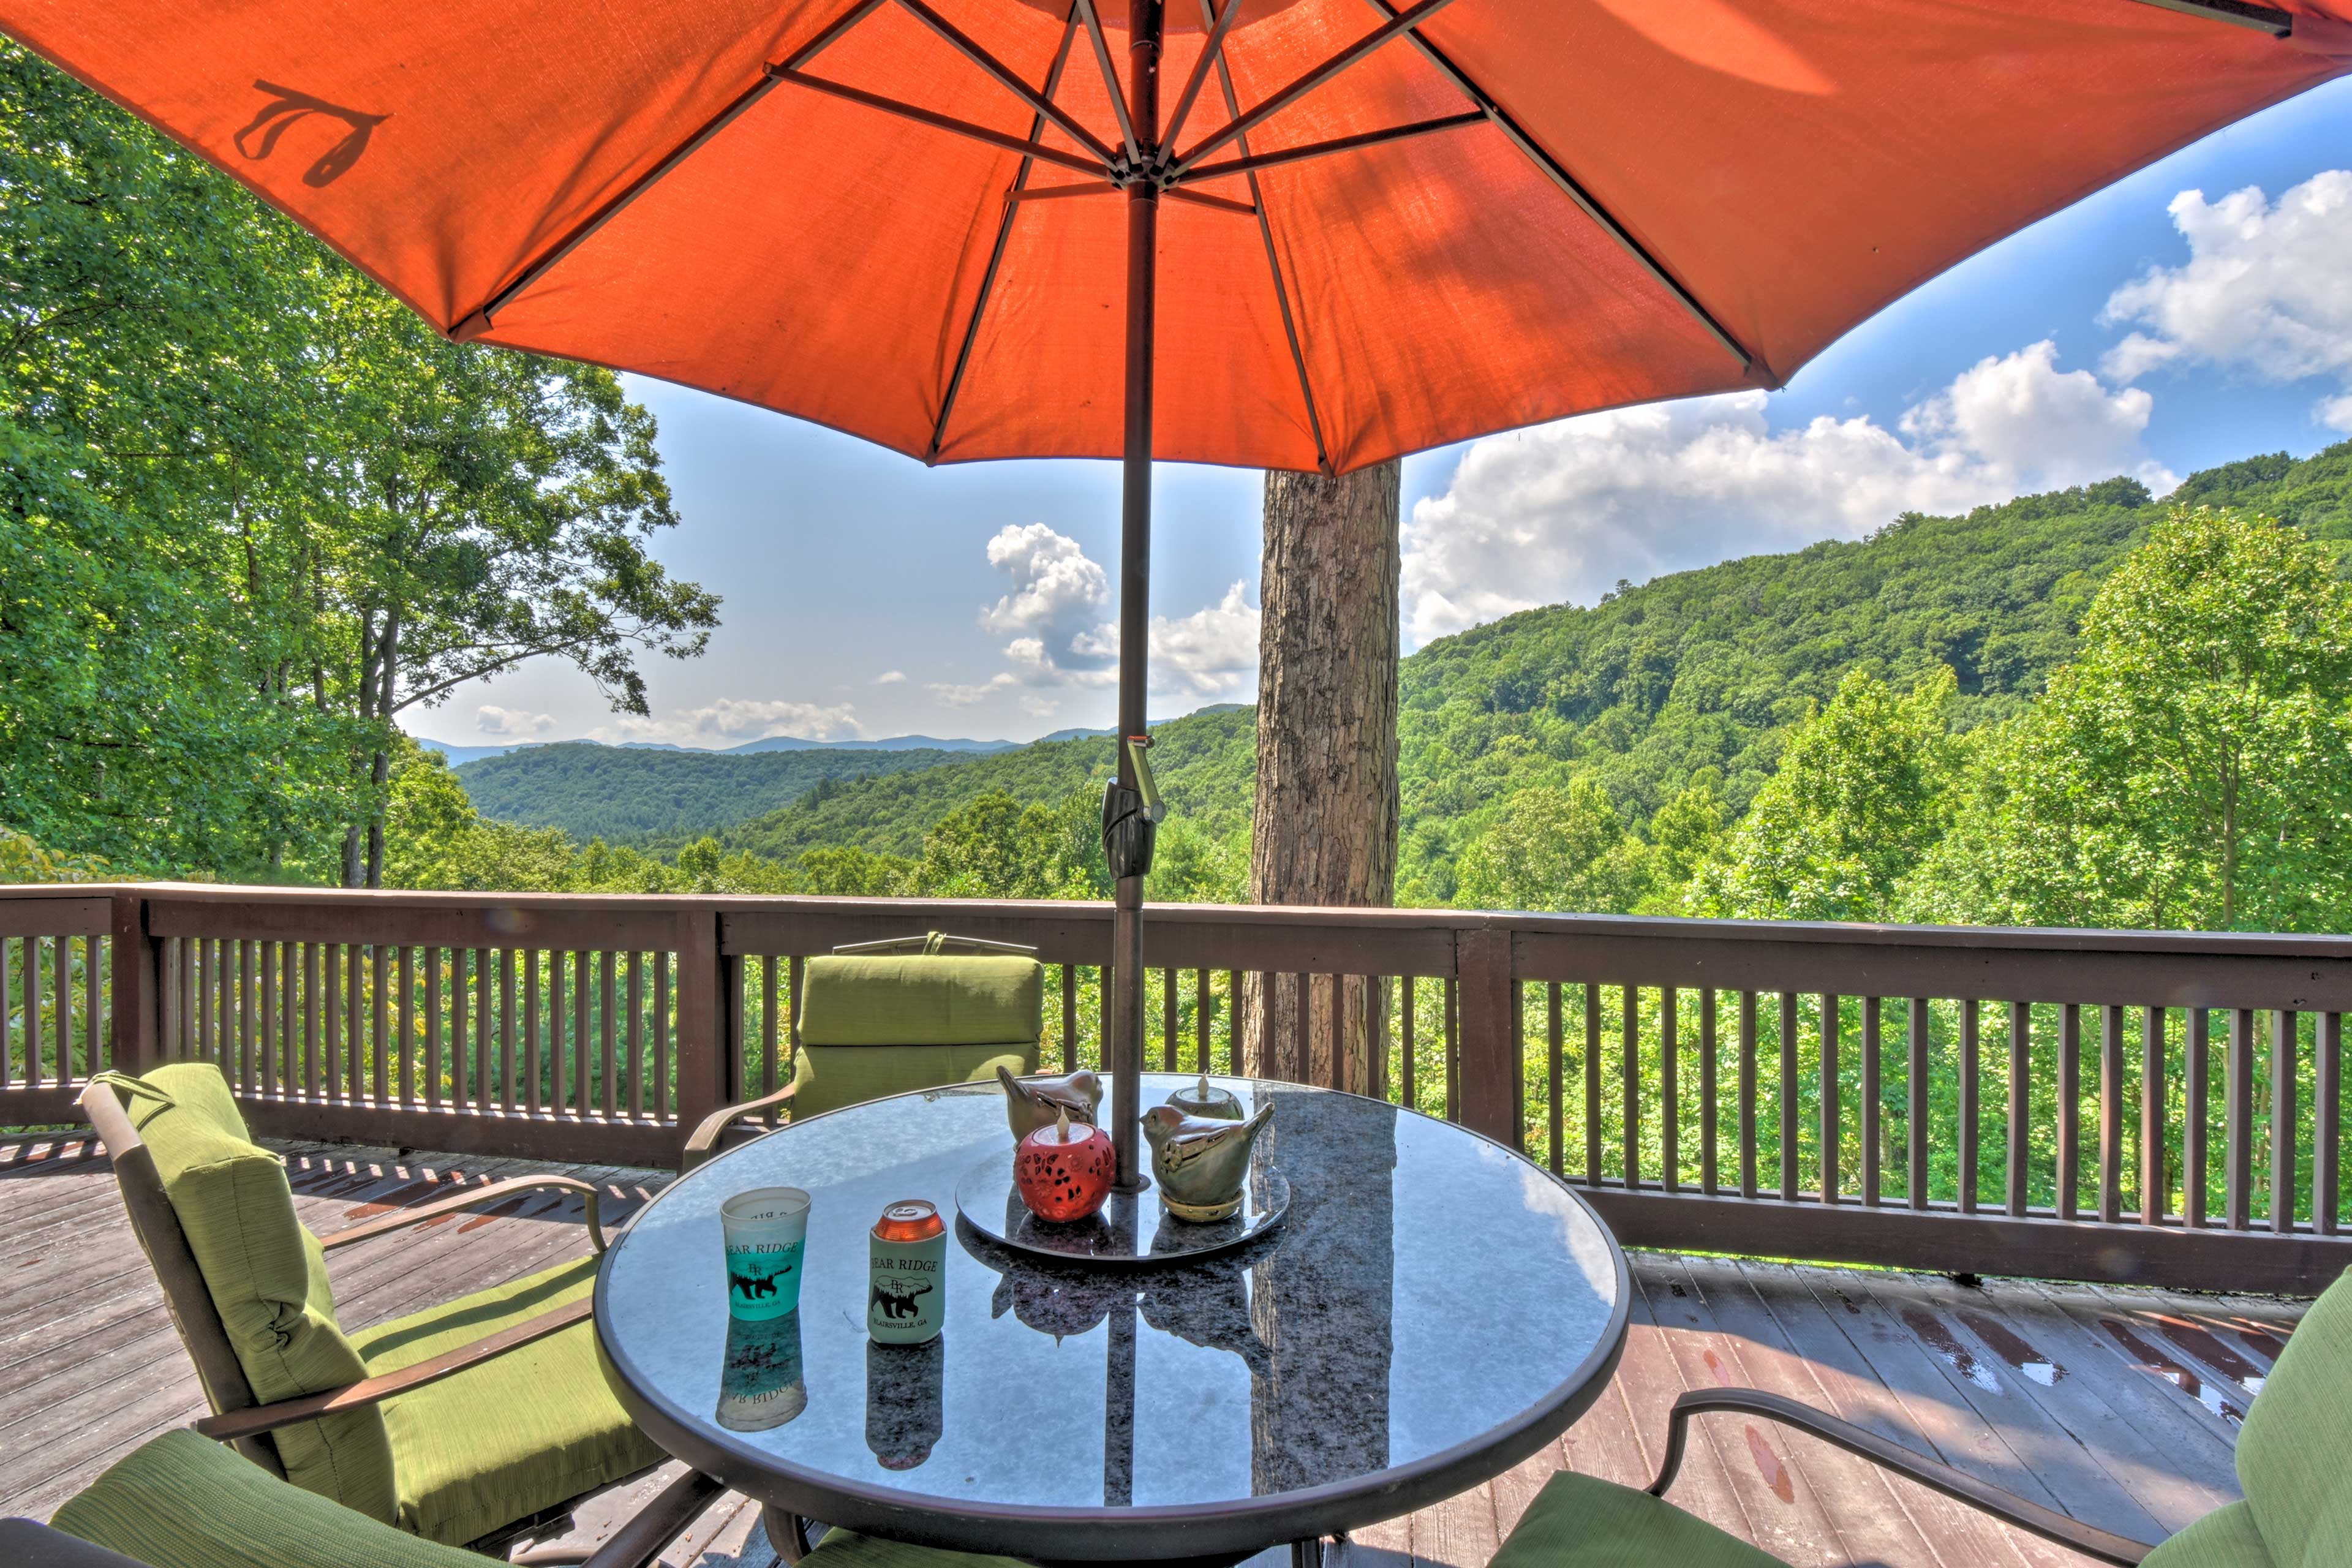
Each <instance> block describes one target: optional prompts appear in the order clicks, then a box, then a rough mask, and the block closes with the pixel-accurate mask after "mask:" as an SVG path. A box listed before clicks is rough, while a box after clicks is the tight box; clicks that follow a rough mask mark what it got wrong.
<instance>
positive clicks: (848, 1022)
mask: <svg viewBox="0 0 2352 1568" xmlns="http://www.w3.org/2000/svg"><path fill="white" fill-rule="evenodd" d="M803 984H804V985H805V987H806V991H805V994H804V996H803V1000H802V1003H801V1043H802V1044H803V1045H818V1046H1034V1045H1035V1044H1036V1043H1037V1037H1038V1036H1039V1035H1040V1034H1041V1033H1043V1032H1044V1029H1045V969H1044V967H1043V966H1042V965H1040V964H1039V963H1037V961H1036V960H1035V959H1034V958H981V957H968V958H967V957H949V956H945V955H929V954H902V955H898V956H880V955H876V956H866V957H858V956H845V955H842V954H837V953H836V954H829V955H827V956H825V957H824V958H813V959H810V960H809V965H808V973H807V975H806V977H805V979H804V981H803Z"/></svg>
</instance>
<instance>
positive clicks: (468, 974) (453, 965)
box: [449, 947, 481, 1106]
mask: <svg viewBox="0 0 2352 1568" xmlns="http://www.w3.org/2000/svg"><path fill="white" fill-rule="evenodd" d="M473 967H474V953H473V951H472V950H471V949H470V948H463V947H453V948H451V949H449V1103H450V1104H451V1105H456V1106H463V1105H467V1104H470V1103H472V1101H473V1099H474V1098H475V1097H477V1096H478V1095H479V1094H480V1092H481V1085H480V1083H479V1082H478V1081H477V1082H474V1083H471V1084H469V1083H468V1082H467V1079H468V1078H469V1077H471V1076H472V1073H473V1070H474V1044H473V1039H472V1029H471V1026H470V1021H471V1017H472V1014H473V1008H472V1006H471V1005H470V1004H469V1000H468V999H469V998H470V997H471V996H472V995H473V994H474V993H473V987H474V984H475V978H474V974H473Z"/></svg>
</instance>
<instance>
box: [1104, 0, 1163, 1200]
mask: <svg viewBox="0 0 2352 1568" xmlns="http://www.w3.org/2000/svg"><path fill="white" fill-rule="evenodd" d="M1160 19H1161V18H1160V0H1130V3H1129V7H1128V79H1129V106H1128V111H1129V119H1130V121H1132V122H1133V124H1134V128H1135V136H1136V140H1137V142H1138V143H1139V146H1140V148H1141V150H1142V153H1143V162H1144V163H1145V165H1146V166H1147V167H1148V166H1149V165H1150V162H1151V160H1152V157H1153V155H1154V153H1156V152H1157V150H1158V143H1159V140H1160ZM1159 275H1160V187H1159V185H1158V184H1155V183H1154V182H1152V181H1151V180H1150V179H1139V180H1137V181H1136V182H1135V183H1134V184H1130V185H1129V186H1128V187H1127V456H1126V471H1125V475H1124V480H1125V483H1124V487H1123V490H1122V495H1121V505H1120V510H1119V561H1118V734H1119V743H1118V782H1119V783H1120V784H1124V785H1126V786H1127V787H1128V788H1129V789H1132V788H1134V787H1135V785H1136V779H1135V765H1134V762H1133V759H1132V758H1131V757H1130V756H1129V752H1128V747H1127V743H1126V738H1127V737H1128V736H1129V735H1141V734H1143V733H1145V732H1146V724H1145V717H1144V695H1145V691H1146V689H1147V679H1146V678H1147V676H1148V674H1149V660H1150V653H1151V362H1152V346H1153V345H1152V316H1153V312H1152V307H1153V304H1154V303H1155V295H1156V293H1157V291H1158V289H1159ZM1110 940H1111V966H1112V967H1111V1007H1110V1021H1111V1029H1110V1038H1109V1039H1108V1041H1106V1042H1105V1044H1106V1047H1108V1048H1107V1050H1106V1052H1105V1055H1106V1056H1107V1057H1108V1058H1109V1059H1108V1063H1107V1064H1106V1065H1108V1067H1109V1068H1110V1073H1111V1089H1112V1098H1113V1100H1115V1101H1116V1102H1117V1110H1116V1113H1115V1114H1114V1116H1113V1118H1112V1125H1111V1142H1112V1146H1113V1148H1114V1150H1115V1151H1116V1152H1117V1154H1118V1182H1117V1187H1118V1191H1120V1192H1123V1193H1139V1192H1141V1191H1142V1190H1143V1189H1144V1188H1145V1187H1147V1186H1149V1185H1150V1178H1149V1177H1147V1176H1145V1175H1144V1174H1143V1173H1142V1169H1141V1163H1140V1161H1139V1158H1138V1154H1137V1149H1136V1144H1137V1142H1138V1138H1137V1119H1138V1116H1139V1111H1140V1109H1141V1103H1140V1102H1141V1096H1142V1092H1143V1081H1142V1079H1143V879H1142V878H1141V877H1121V878H1120V879H1118V886H1117V888H1116V889H1115V890H1114V892H1113V895H1112V904H1111V939H1110Z"/></svg>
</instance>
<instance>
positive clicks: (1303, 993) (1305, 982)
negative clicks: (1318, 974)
mask: <svg viewBox="0 0 2352 1568" xmlns="http://www.w3.org/2000/svg"><path fill="white" fill-rule="evenodd" d="M1290 994H1291V995H1292V996H1293V997H1294V998H1295V999H1296V1001H1297V1005H1296V1006H1294V1007H1293V1008H1292V1009H1291V1013H1290V1061H1289V1064H1288V1066H1289V1070H1288V1071H1287V1072H1285V1073H1284V1074H1283V1075H1282V1076H1283V1077H1285V1078H1286V1079H1290V1080H1291V1081H1292V1082H1293V1083H1318V1082H1319V1081H1320V1080H1319V1079H1318V1078H1317V1077H1316V1074H1315V976H1313V975H1312V974H1309V973H1306V972H1305V971H1304V970H1301V971H1300V972H1299V973H1297V974H1294V975H1292V976H1291V987H1290ZM1141 1043H1142V1042H1140V1041H1138V1042H1137V1044H1138V1046H1139V1047H1140V1045H1141ZM1138 1054H1140V1052H1139V1053H1138ZM1105 1059H1106V1062H1108V1058H1105Z"/></svg>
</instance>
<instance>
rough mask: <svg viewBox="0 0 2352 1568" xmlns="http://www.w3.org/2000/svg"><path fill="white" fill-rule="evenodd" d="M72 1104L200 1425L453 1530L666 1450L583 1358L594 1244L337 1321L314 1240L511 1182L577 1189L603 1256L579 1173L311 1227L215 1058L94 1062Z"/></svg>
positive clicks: (547, 1511) (440, 1208) (447, 1539)
mask: <svg viewBox="0 0 2352 1568" xmlns="http://www.w3.org/2000/svg"><path fill="white" fill-rule="evenodd" d="M80 1105H81V1108H82V1110H83V1113H84V1114H85V1115H87V1116H88V1117H89V1121H90V1124H91V1126H93V1127H94V1128H96V1129H97V1131H98V1134H99V1137H100V1139H101V1140H102V1141H103V1142H104V1143H105V1145H106V1152H107V1153H108V1154H109V1155H110V1157H111V1159H112V1162H113V1166H114V1176H115V1182H116V1184H117V1186H118V1187H119V1188H120V1190H121V1194H122V1202H123V1207H124V1208H125V1209H126V1210H128V1211H129V1213H130V1216H131V1230H132V1232H133V1233H134V1234H135V1235H136V1236H137V1237H138V1238H139V1245H140V1247H142V1249H143V1250H144V1251H145V1252H146V1254H147V1258H148V1261H149V1263H150V1264H151V1265H152V1266H153V1268H154V1270H155V1277H156V1279H157V1281H158V1282H159V1283H160V1284H161V1285H162V1286H163V1299H164V1302H165V1304H166V1305H167V1306H168V1307H169V1308H170V1310H171V1314H172V1321H173V1327H174V1328H176V1329H177V1330H178V1331H179V1335H180V1342H181V1343H182V1344H183V1345H184V1347H185V1348H186V1350H187V1352H188V1358H189V1360H191V1361H192V1362H194V1363H195V1367H196V1375H197V1379H198V1381H199V1382H200V1383H201V1384H202V1385H203V1387H204V1391H205V1399H206V1401H207V1402H208V1403H209V1404H210V1405H211V1406H212V1408H213V1414H212V1415H209V1416H207V1417H205V1419H204V1420H202V1421H199V1422H198V1423H197V1424H196V1430H197V1431H199V1432H201V1433H203V1434H204V1435H205V1436H209V1437H215V1438H218V1439H220V1440H222V1441H226V1442H232V1443H234V1444H235V1445H236V1447H237V1448H238V1450H239V1451H241V1452H242V1453H243V1454H244V1455H245V1457H246V1458H248V1459H250V1460H252V1461H253V1462H254V1463H256V1464H257V1465H260V1466H262V1467H263V1468H266V1469H268V1471H270V1472H271V1473H272V1474H274V1475H278V1476H283V1477H285V1478H286V1479H289V1480H290V1481H292V1482H294V1483H295V1484H296V1485H297V1486H299V1487H302V1488H305V1489H309V1490H310V1491H313V1492H316V1493H318V1494H320V1496H322V1497H326V1498H331V1499H333V1500H335V1501H337V1502H339V1503H341V1504H343V1505H345V1506H346V1507H348V1508H351V1509H353V1510H357V1511H358V1512H360V1513H362V1514H364V1515H366V1516H367V1517H368V1518H370V1519H373V1520H376V1521H381V1522H383V1523H385V1524H391V1525H397V1526H398V1527H399V1528H400V1529H402V1530H404V1531H408V1532H409V1533H411V1534H413V1535H416V1536H421V1537H424V1538H425V1539H428V1540H431V1541H436V1542H444V1543H446V1544H449V1545H452V1546H457V1545H463V1544H466V1543H467V1542H484V1543H490V1542H496V1541H497V1540H499V1539H505V1538H511V1537H512V1536H513V1535H515V1534H516V1533H517V1532H518V1531H525V1530H529V1529H531V1528H534V1527H536V1526H537V1525H539V1524H541V1523H542V1522H544V1521H548V1520H551V1519H553V1518H557V1517H560V1516H561V1515H562V1514H563V1513H564V1512H565V1511H567V1509H568V1505H569V1504H570V1503H571V1502H572V1501H573V1500H576V1499H578V1498H580V1497H582V1496H583V1495H584V1494H586V1493H588V1492H592V1491H594V1490H596V1489H599V1488H602V1487H605V1486H609V1485H611V1484H612V1483H613V1482H615V1481H618V1480H621V1479H625V1478H626V1477H628V1476H631V1475H634V1474H635V1473H637V1472H639V1471H641V1470H645V1469H647V1468H651V1467H653V1466H654V1465H656V1464H659V1463H660V1462H661V1461H662V1460H663V1459H664V1458H666V1457H667V1456H665V1455H664V1454H663V1453H662V1451H661V1450H660V1449H659V1448H657V1447H655V1446H654V1444H653V1443H652V1441H651V1440H650V1439H648V1438H647V1437H646V1436H644V1434H642V1433H640V1432H639V1431H638V1430H637V1428H636V1426H635V1423H633V1422H632V1421H630V1419H629V1417H628V1415H626V1414H625V1412H624V1411H623V1410H622V1409H621V1406H620V1405H619V1403H618V1402H617V1401H615V1400H614V1397H613V1395H612V1393H611V1392H610V1390H609V1389H608V1388H607V1387H606V1386H605V1384H604V1375H603V1373H602V1372H601V1370H600V1369H599V1367H598V1365H597V1361H596V1349H595V1341H594V1330H593V1325H591V1324H590V1323H589V1321H588V1314H589V1299H588V1298H589V1292H590V1290H591V1289H593V1286H594V1283H595V1259H594V1258H581V1259H578V1260H576V1261H574V1262H571V1263H565V1264H561V1265H558V1266H557V1267H555V1268H550V1269H546V1270H544V1271H542V1272H541V1273H538V1274H534V1275H531V1276H530V1278H528V1279H519V1280H515V1281H512V1282H511V1283H509V1284H506V1285H501V1286H499V1287H498V1288H496V1289H490V1290H485V1291H481V1292H478V1293H477V1294H475V1295H471V1296H467V1297H465V1298H464V1299H462V1300H456V1301H451V1302H448V1303H446V1304H445V1305H442V1306H438V1307H433V1308H429V1309H427V1310H424V1311H421V1312H416V1313H414V1314H412V1315H410V1316H408V1317H405V1318H402V1319H399V1320H397V1321H394V1322H389V1323H384V1324H381V1325H379V1326H377V1327H375V1328H373V1329H368V1330H364V1331H359V1332H356V1333H347V1332H345V1331H344V1330H343V1328H342V1327H341V1324H340V1323H338V1322H337V1321H336V1318H335V1297H334V1290H333V1288H332V1286H331V1284H330V1282H329V1280H328V1277H327V1268H326V1255H327V1254H328V1253H329V1252H331V1251H334V1250H336V1249H338V1248H341V1247H349V1246H352V1244H354V1243H356V1242H362V1241H367V1240H372V1239H373V1238H375V1237H381V1236H383V1235H385V1234H386V1233H388V1232H392V1231H396V1230H401V1229H404V1228H405V1227H407V1226H414V1225H417V1224H420V1223H422V1222H424V1221H425V1220H429V1219H433V1218H436V1217H438V1216H440V1215H447V1214H452V1213H455V1212H457V1211H459V1210H462V1209H467V1208H471V1207H473V1206H475V1205H480V1204H485V1203H490V1202H495V1201H497V1200H499V1199H500V1198H504V1197H508V1196H511V1195H513V1194H517V1193H521V1192H528V1191H534V1190H546V1189H554V1190H558V1191H563V1192H569V1193H572V1194H577V1195H578V1196H579V1197H580V1198H582V1199H583V1202H584V1204H585V1205H586V1208H587V1223H588V1232H589V1239H590V1241H591V1244H592V1245H593V1247H594V1248H595V1250H596V1251H597V1252H599V1253H601V1252H602V1251H603V1250H604V1233H603V1231H602V1230H601V1229H600V1227H599V1226H598V1223H597V1208H596V1191H595V1189H594V1188H593V1187H592V1186H590V1185H589V1184H587V1183H585V1182H581V1181H577V1180H574V1179H572V1178H571V1177H568V1176H523V1177H518V1178H515V1179H513V1180H510V1181H504V1182H497V1183H493V1184H489V1185H487V1186H482V1187H477V1188H474V1189H472V1190H470V1191H467V1192H465V1193H461V1194H457V1195H456V1196H453V1197H450V1198H446V1199H443V1200H441V1201H440V1202H437V1203H429V1204H423V1205H418V1206H416V1207H414V1208H405V1209H402V1210H400V1211H399V1212H397V1213H394V1214H389V1215H383V1217H381V1218H378V1219H373V1220H370V1221H368V1222H366V1223H364V1224H362V1225H357V1226H351V1227H349V1228H347V1229H344V1230H341V1231H338V1232H337V1233H335V1234H334V1235H332V1236H331V1237H327V1238H326V1239H325V1240H324V1241H323V1242H322V1241H320V1239H319V1238H318V1237H315V1236H313V1235H311V1234H310V1231H309V1230H308V1229H306V1228H305V1227H304V1226H303V1225H302V1223H301V1222H300V1220H299V1219H298V1218H297V1217H296V1215H295V1212H294V1194H293V1191H292V1189H291V1187H290V1186H289V1184H288V1182H287V1179H286V1170H285V1167H284V1166H283V1165H282V1164H281V1163H279V1161H278V1157H277V1156H276V1155H275V1154H272V1153H270V1152H268V1150H266V1149H263V1148H260V1147H259V1146H257V1144H255V1143H254V1142H253V1140H252V1138H251V1136H250V1134H249V1133H248V1132H247V1129H246V1125H245V1119H244V1118H243V1117H242V1116H241V1115H240V1114H239V1113H238V1111H237V1108H236V1100H235V1099H234V1098H233V1097H232V1095H231V1094H230V1092H229V1087H228V1082H227V1080H226V1079H224V1078H223V1077H222V1076H221V1073H220V1069H219V1068H215V1067H214V1066H213V1065H212V1064H210V1063H208V1062H178V1063H173V1064H172V1065H170V1066H166V1067H161V1068H156V1069H154V1070H153V1071H152V1072H151V1073H149V1074H147V1075H146V1076H145V1077H144V1078H127V1077H124V1076H122V1075H120V1074H111V1073H110V1074H106V1075H103V1076H101V1077H100V1079H97V1080H95V1081H93V1082H92V1083H91V1084H90V1086H89V1089H86V1090H85V1091H84V1092H83V1093H82V1095H81V1097H80Z"/></svg>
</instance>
